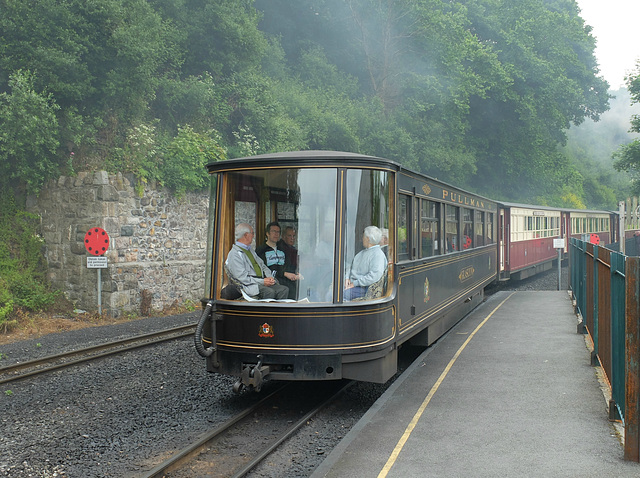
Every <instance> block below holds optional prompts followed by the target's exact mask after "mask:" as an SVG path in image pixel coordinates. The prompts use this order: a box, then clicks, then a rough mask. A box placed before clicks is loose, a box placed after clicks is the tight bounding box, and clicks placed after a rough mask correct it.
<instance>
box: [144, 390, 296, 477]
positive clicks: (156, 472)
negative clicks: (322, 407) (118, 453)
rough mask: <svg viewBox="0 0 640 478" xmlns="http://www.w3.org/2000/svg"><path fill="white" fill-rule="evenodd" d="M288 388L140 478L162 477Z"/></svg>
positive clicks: (242, 413) (246, 411) (232, 419)
mask: <svg viewBox="0 0 640 478" xmlns="http://www.w3.org/2000/svg"><path fill="white" fill-rule="evenodd" d="M289 386H291V384H290V383H288V384H287V385H284V386H282V387H280V388H278V389H277V390H274V391H273V392H271V393H270V394H269V395H267V396H265V397H264V398H262V399H261V400H260V401H258V402H256V403H254V404H253V405H251V406H250V407H248V408H247V409H245V410H243V411H242V412H240V413H238V414H237V415H235V416H234V417H233V418H231V419H230V420H228V421H226V422H225V423H223V424H222V425H220V426H219V427H217V428H215V429H213V430H212V431H210V432H208V433H206V434H204V435H203V436H202V437H200V438H199V439H198V440H197V441H196V442H194V443H191V444H190V445H187V446H186V447H184V448H183V449H182V450H180V451H179V452H178V453H176V454H175V455H173V456H172V457H170V458H168V459H167V460H165V461H163V462H162V463H160V464H159V465H158V466H156V467H155V468H153V469H152V470H150V471H148V472H146V473H145V474H144V475H141V476H140V478H162V477H163V476H164V474H165V473H166V472H167V470H169V469H170V468H171V467H173V466H175V465H177V464H179V463H180V462H181V461H183V460H185V459H187V458H188V457H189V456H190V455H192V454H195V453H197V452H198V451H200V450H201V449H202V448H204V447H205V446H206V445H207V443H209V442H210V441H211V440H213V439H214V438H216V437H217V436H219V435H222V434H223V433H224V432H226V431H227V430H230V429H231V428H232V427H233V426H234V425H235V424H236V423H238V422H239V421H241V420H242V419H244V418H245V417H247V416H248V415H251V414H252V413H254V412H256V411H257V410H259V409H260V408H261V407H262V406H264V404H265V403H268V402H269V400H271V399H272V398H273V397H274V396H275V395H276V394H278V393H280V392H281V391H282V390H283V389H285V388H287V387H289Z"/></svg>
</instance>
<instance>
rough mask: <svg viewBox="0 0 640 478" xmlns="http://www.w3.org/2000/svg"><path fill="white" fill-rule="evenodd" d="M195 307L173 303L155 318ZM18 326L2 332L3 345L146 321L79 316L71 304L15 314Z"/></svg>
mask: <svg viewBox="0 0 640 478" xmlns="http://www.w3.org/2000/svg"><path fill="white" fill-rule="evenodd" d="M194 310H195V307H194V305H193V303H191V302H187V303H185V304H177V303H174V304H173V305H171V306H170V307H167V308H165V309H164V310H162V311H156V310H154V311H152V314H151V316H152V317H166V316H169V315H178V314H183V313H186V312H193V311H194ZM16 317H17V320H16V324H15V325H14V326H12V327H11V328H8V329H7V330H2V328H0V345H5V344H10V343H14V342H19V341H21V340H30V339H37V338H39V337H42V336H44V335H48V334H52V333H58V332H69V331H71V330H78V329H85V328H88V327H99V326H102V325H111V324H121V323H123V322H130V321H132V320H137V319H141V318H143V317H142V316H140V315H138V314H135V313H129V314H123V315H122V316H121V317H118V318H113V317H108V316H107V315H106V314H103V315H99V314H98V313H97V312H94V313H89V312H84V313H77V312H74V311H73V309H72V307H71V306H70V304H64V305H61V306H59V307H54V308H52V309H51V310H49V311H47V312H38V313H25V312H20V311H18V312H17V314H16Z"/></svg>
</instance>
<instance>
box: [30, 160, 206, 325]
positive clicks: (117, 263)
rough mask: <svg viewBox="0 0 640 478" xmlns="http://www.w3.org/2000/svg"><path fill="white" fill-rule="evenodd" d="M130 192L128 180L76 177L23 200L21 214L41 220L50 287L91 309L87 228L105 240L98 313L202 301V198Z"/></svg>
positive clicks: (94, 303) (93, 275)
mask: <svg viewBox="0 0 640 478" xmlns="http://www.w3.org/2000/svg"><path fill="white" fill-rule="evenodd" d="M133 185H134V178H133V177H132V176H125V175H122V174H117V175H112V174H108V173H107V172H105V171H98V172H96V173H79V174H78V175H77V176H74V177H64V176H63V177H60V178H59V179H58V181H54V182H50V183H48V184H47V185H46V186H45V187H44V188H43V190H42V192H41V193H40V195H39V196H38V197H37V198H36V197H30V198H29V201H28V204H27V206H28V209H29V210H30V211H31V212H34V213H36V214H38V215H39V216H40V218H41V231H42V234H43V236H44V240H45V244H46V258H47V261H48V263H49V275H50V279H51V282H52V283H53V285H54V287H55V288H57V289H60V290H62V291H64V292H65V293H66V294H67V296H68V297H69V299H71V300H72V301H74V303H75V304H76V307H77V308H80V309H84V310H88V311H95V310H97V309H98V298H97V269H87V263H86V257H87V252H86V249H85V246H84V237H85V234H86V233H87V231H88V230H89V229H90V228H92V227H101V228H103V229H104V230H105V231H106V232H107V233H108V234H109V237H110V244H109V249H108V251H107V253H106V254H105V256H106V257H107V260H108V268H107V269H102V270H101V275H102V309H103V312H106V313H107V314H109V315H111V316H114V317H118V316H120V315H122V314H124V313H131V312H133V313H140V312H142V313H144V314H145V315H146V314H148V313H149V312H150V309H153V310H162V309H163V308H166V307H169V306H171V305H174V304H185V303H187V302H194V303H196V302H198V301H199V300H200V298H201V297H202V296H203V290H204V273H205V270H204V266H205V254H206V243H207V214H208V206H209V200H208V192H203V193H188V194H186V195H185V196H184V197H182V198H181V199H180V200H178V199H176V198H175V197H174V196H173V195H172V193H171V191H169V190H167V189H165V188H158V187H156V186H155V185H154V184H150V185H148V186H147V187H145V188H144V193H143V195H142V197H140V196H139V195H138V194H137V193H136V191H135V190H134V187H133ZM143 297H144V298H145V300H143Z"/></svg>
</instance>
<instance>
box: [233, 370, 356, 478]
mask: <svg viewBox="0 0 640 478" xmlns="http://www.w3.org/2000/svg"><path fill="white" fill-rule="evenodd" d="M354 383H355V382H348V383H347V384H345V386H343V387H341V388H340V389H339V390H338V391H337V392H335V393H334V394H333V395H331V397H329V398H327V399H326V400H324V401H323V402H322V403H320V404H319V405H317V406H316V407H314V408H313V409H312V410H310V411H309V412H308V413H307V414H306V415H305V416H304V417H302V418H301V419H300V420H298V421H297V422H296V423H294V424H293V425H291V427H289V429H288V430H287V431H285V432H284V433H283V434H282V435H281V436H280V437H279V438H278V439H277V440H275V441H274V442H273V443H272V444H271V445H270V446H269V447H267V448H265V449H264V450H263V451H262V452H261V453H259V454H258V455H257V456H256V457H255V458H254V459H253V460H251V461H250V462H249V463H247V464H246V465H245V466H244V467H243V468H242V469H241V470H240V471H238V472H236V473H235V474H234V475H232V478H242V477H243V476H245V475H246V474H247V473H249V472H250V471H251V470H253V469H254V468H255V467H256V466H257V465H258V464H259V463H261V462H262V461H263V460H264V459H265V458H267V457H268V456H269V455H270V454H271V453H273V452H274V451H275V450H276V448H278V447H279V446H280V445H281V444H282V443H283V442H284V441H285V440H287V439H289V438H290V437H291V436H293V434H294V433H295V432H297V431H298V430H299V429H300V428H302V427H303V426H304V425H305V424H306V423H307V422H308V421H309V419H310V418H312V417H313V416H314V415H315V414H316V413H318V412H319V411H320V410H322V409H323V408H324V407H326V406H327V405H329V404H330V403H332V402H333V401H334V400H335V399H336V398H338V397H339V396H340V395H341V394H342V393H344V391H345V390H347V389H348V388H349V387H351V386H352V385H353V384H354Z"/></svg>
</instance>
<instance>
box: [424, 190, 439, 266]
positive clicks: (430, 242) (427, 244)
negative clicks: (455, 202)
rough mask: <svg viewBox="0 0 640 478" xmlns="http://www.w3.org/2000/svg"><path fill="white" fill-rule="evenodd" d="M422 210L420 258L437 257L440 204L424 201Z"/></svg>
mask: <svg viewBox="0 0 640 478" xmlns="http://www.w3.org/2000/svg"><path fill="white" fill-rule="evenodd" d="M421 201H422V207H421V208H420V257H430V256H435V255H436V254H438V252H439V249H438V247H439V242H440V241H439V240H438V218H439V217H440V204H438V203H435V202H433V201H427V200H426V199H422V200H421Z"/></svg>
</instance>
